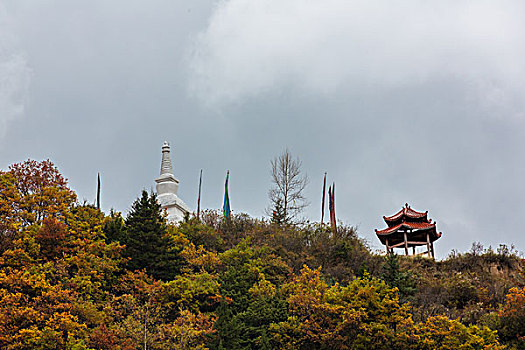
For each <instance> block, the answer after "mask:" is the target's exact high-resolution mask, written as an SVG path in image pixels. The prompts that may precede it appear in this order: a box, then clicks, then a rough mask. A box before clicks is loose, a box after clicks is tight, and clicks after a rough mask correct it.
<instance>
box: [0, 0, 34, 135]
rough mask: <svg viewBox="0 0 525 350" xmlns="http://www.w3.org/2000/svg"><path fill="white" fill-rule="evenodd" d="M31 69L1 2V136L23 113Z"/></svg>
mask: <svg viewBox="0 0 525 350" xmlns="http://www.w3.org/2000/svg"><path fill="white" fill-rule="evenodd" d="M30 76H31V70H30V68H29V67H28V64H27V61H26V59H25V57H24V55H23V54H22V53H21V52H20V50H19V49H18V48H17V47H16V37H15V36H14V34H13V33H12V30H11V28H10V23H9V17H8V15H7V13H6V10H5V8H4V7H3V6H2V4H1V3H0V137H3V136H4V134H5V133H6V131H7V124H8V123H9V122H10V121H11V120H13V119H15V118H17V117H20V116H21V115H23V112H24V105H25V102H26V98H27V90H28V87H29V81H30Z"/></svg>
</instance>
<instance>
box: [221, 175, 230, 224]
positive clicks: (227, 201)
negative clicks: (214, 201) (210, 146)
mask: <svg viewBox="0 0 525 350" xmlns="http://www.w3.org/2000/svg"><path fill="white" fill-rule="evenodd" d="M229 177H230V171H229V170H228V172H227V173H226V182H225V183H224V204H223V206H222V213H223V214H224V217H225V218H226V219H229V218H230V197H229V196H228V179H229Z"/></svg>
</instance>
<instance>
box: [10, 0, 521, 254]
mask: <svg viewBox="0 0 525 350" xmlns="http://www.w3.org/2000/svg"><path fill="white" fill-rule="evenodd" d="M164 140H167V141H169V142H170V143H171V145H172V158H173V162H174V164H173V167H174V171H175V176H176V177H177V178H179V180H180V182H181V184H180V189H179V196H180V197H181V198H182V199H183V200H184V201H185V202H186V203H187V204H188V205H189V206H190V207H191V208H192V209H194V208H195V206H196V199H197V198H196V197H197V187H198V175H199V171H200V169H203V173H204V175H203V197H202V205H203V206H204V207H205V208H211V209H219V208H220V207H221V205H222V196H223V188H224V178H225V174H226V170H228V169H229V170H230V199H231V206H232V209H233V210H234V212H247V213H249V214H251V215H253V216H256V217H261V216H263V215H264V209H265V208H266V206H267V205H268V197H267V191H268V189H269V188H270V160H271V159H272V158H273V157H275V156H277V155H278V154H279V153H280V152H282V151H283V150H284V149H285V148H288V149H289V150H290V151H291V152H292V154H294V155H296V156H298V157H299V158H300V159H301V160H302V162H303V170H304V171H305V172H306V173H307V174H308V176H309V177H310V185H309V187H308V188H307V192H306V194H307V197H308V199H309V200H310V202H311V205H310V207H309V208H308V209H307V211H306V212H305V215H306V216H307V217H308V218H309V219H311V220H313V221H318V220H319V218H320V198H321V189H322V177H323V174H324V172H325V171H326V172H328V181H329V182H332V181H335V182H336V187H337V188H336V204H337V207H336V211H337V216H338V219H340V220H342V221H343V222H344V223H346V224H348V225H357V227H358V231H359V234H360V236H362V237H364V238H365V239H366V240H367V241H368V242H369V243H370V244H371V246H372V247H373V248H382V246H381V245H380V244H379V243H378V240H377V238H376V237H375V233H374V229H375V228H377V229H382V228H384V227H385V224H384V222H382V216H383V215H390V214H393V213H395V212H397V211H398V210H399V209H400V208H401V206H403V205H404V204H405V203H407V202H408V203H409V204H410V205H411V206H412V207H413V208H415V209H417V210H421V211H425V210H428V211H429V215H430V217H431V218H432V219H434V220H436V221H437V224H438V229H439V230H440V231H442V232H443V237H442V238H441V239H440V240H439V241H438V242H437V243H436V251H437V253H438V256H439V257H444V256H446V255H447V254H448V253H449V252H450V251H451V250H452V249H457V250H459V251H466V250H468V249H469V248H470V246H471V244H472V242H474V241H479V242H481V243H482V244H484V245H485V246H488V245H492V246H493V247H497V246H498V245H499V244H500V243H506V244H509V245H510V244H515V245H516V247H517V248H518V250H520V251H524V250H525V233H524V232H523V229H522V227H523V225H524V224H523V219H524V218H525V215H524V214H525V200H524V198H525V183H524V181H525V163H524V158H525V2H523V1H505V0H500V1H488V0H478V1H470V0H469V1H467V0H442V1H420V0H413V1H409V0H401V1H396V2H392V1H389V0H375V1H371V0H361V1H355V0H323V1H318V0H317V1H314V0H222V1H213V0H185V1H183V0H178V1H175V0H165V1H160V0H159V1H157V0H150V1H147V2H145V1H130V0H125V1H124V0H123V1H95V0H90V1H71V0H63V1H59V0H55V1H45V0H41V1H30V0H27V1H26V0H0V168H1V169H6V168H7V166H8V165H9V164H12V163H14V162H20V161H23V160H25V159H28V158H31V159H37V160H41V159H47V158H49V159H51V160H52V161H53V162H54V163H55V164H56V165H57V166H58V167H59V169H60V170H61V172H62V173H63V174H64V175H65V176H66V177H67V178H68V179H69V182H70V185H71V187H72V188H73V189H74V190H75V191H76V192H77V194H78V196H79V199H80V200H81V201H83V200H87V201H89V202H93V201H94V199H95V191H96V177H97V172H100V173H101V176H102V205H103V209H104V210H105V211H109V209H110V208H115V209H116V210H119V211H122V212H123V213H126V212H127V210H128V209H129V208H130V206H131V203H132V202H133V201H134V199H135V198H137V197H138V196H139V194H140V191H141V190H142V189H143V188H146V189H151V188H153V187H154V178H155V177H156V176H158V172H159V168H160V158H161V152H160V150H161V145H162V142H163V141H164Z"/></svg>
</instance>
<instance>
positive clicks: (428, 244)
mask: <svg viewBox="0 0 525 350" xmlns="http://www.w3.org/2000/svg"><path fill="white" fill-rule="evenodd" d="M427 255H428V257H429V258H430V236H429V234H428V232H427Z"/></svg>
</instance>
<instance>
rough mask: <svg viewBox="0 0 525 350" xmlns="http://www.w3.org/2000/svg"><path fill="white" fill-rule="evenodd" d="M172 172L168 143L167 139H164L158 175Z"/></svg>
mask: <svg viewBox="0 0 525 350" xmlns="http://www.w3.org/2000/svg"><path fill="white" fill-rule="evenodd" d="M164 174H172V175H173V167H172V166H171V157H170V144H169V142H168V141H164V143H163V144H162V162H161V164H160V175H164Z"/></svg>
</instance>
